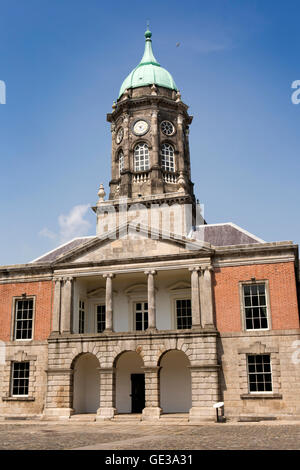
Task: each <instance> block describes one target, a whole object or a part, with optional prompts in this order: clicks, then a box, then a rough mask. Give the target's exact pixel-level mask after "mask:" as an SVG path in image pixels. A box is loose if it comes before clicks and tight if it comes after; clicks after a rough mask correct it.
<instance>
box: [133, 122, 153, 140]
mask: <svg viewBox="0 0 300 470" xmlns="http://www.w3.org/2000/svg"><path fill="white" fill-rule="evenodd" d="M132 130H133V133H134V134H135V135H139V136H140V135H144V134H146V133H147V132H148V130H149V124H148V122H147V121H144V120H143V119H139V120H138V121H136V122H135V123H134V124H133V128H132Z"/></svg>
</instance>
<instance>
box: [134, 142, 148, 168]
mask: <svg viewBox="0 0 300 470" xmlns="http://www.w3.org/2000/svg"><path fill="white" fill-rule="evenodd" d="M149 168H150V160H149V149H148V145H147V144H145V143H140V144H137V145H136V146H135V148H134V171H146V170H149Z"/></svg>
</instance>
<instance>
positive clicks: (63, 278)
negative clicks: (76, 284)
mask: <svg viewBox="0 0 300 470" xmlns="http://www.w3.org/2000/svg"><path fill="white" fill-rule="evenodd" d="M73 279H74V278H73V277H72V276H66V277H62V278H60V280H61V281H64V282H68V281H69V282H72V281H73Z"/></svg>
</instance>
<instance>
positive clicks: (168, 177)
mask: <svg viewBox="0 0 300 470" xmlns="http://www.w3.org/2000/svg"><path fill="white" fill-rule="evenodd" d="M163 178H164V182H165V183H177V174H176V173H173V172H169V171H168V172H165V173H164V174H163Z"/></svg>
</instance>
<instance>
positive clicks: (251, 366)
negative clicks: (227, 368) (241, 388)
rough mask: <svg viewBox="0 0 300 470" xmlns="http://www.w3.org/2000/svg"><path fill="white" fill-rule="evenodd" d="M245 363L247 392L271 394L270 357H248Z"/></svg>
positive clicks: (267, 355) (264, 355)
mask: <svg viewBox="0 0 300 470" xmlns="http://www.w3.org/2000/svg"><path fill="white" fill-rule="evenodd" d="M247 362H248V383H249V392H272V373H271V359H270V355H269V354H257V355H249V356H248V357H247Z"/></svg>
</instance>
